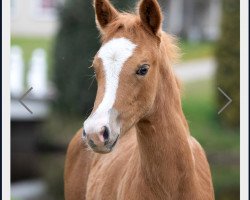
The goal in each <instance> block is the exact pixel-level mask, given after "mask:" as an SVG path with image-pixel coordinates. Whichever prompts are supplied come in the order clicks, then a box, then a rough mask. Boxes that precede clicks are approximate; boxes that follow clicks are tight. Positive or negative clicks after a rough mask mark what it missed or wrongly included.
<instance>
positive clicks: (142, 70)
mask: <svg viewBox="0 0 250 200" xmlns="http://www.w3.org/2000/svg"><path fill="white" fill-rule="evenodd" d="M148 69H149V65H148V64H143V65H141V66H140V67H139V69H138V70H137V71H136V74H137V75H140V76H145V75H146V74H147V72H148Z"/></svg>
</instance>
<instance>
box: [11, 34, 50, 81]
mask: <svg viewBox="0 0 250 200" xmlns="http://www.w3.org/2000/svg"><path fill="white" fill-rule="evenodd" d="M52 44H53V40H52V38H35V37H11V46H14V45H17V46H19V47H21V48H22V50H23V60H24V65H25V69H24V77H25V78H24V79H25V80H26V77H27V72H28V70H29V67H30V66H29V62H30V59H31V57H32V52H33V51H34V50H35V49H37V48H42V49H44V50H45V52H46V53H47V63H48V65H49V66H50V65H51V54H52ZM48 74H49V75H50V74H51V73H50V68H49V69H48ZM24 84H25V85H26V82H25V83H24Z"/></svg>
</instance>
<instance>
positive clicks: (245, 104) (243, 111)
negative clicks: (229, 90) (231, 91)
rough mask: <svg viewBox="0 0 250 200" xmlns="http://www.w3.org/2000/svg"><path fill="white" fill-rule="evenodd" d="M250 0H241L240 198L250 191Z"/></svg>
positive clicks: (246, 195) (246, 196)
mask: <svg viewBox="0 0 250 200" xmlns="http://www.w3.org/2000/svg"><path fill="white" fill-rule="evenodd" d="M248 6H249V2H248V0H243V1H240V199H248V198H249V191H248V189H249V188H248V184H249V179H248V177H249V171H248V170H249V160H248V159H249V135H248V134H249V124H248V120H249V113H248V112H249V85H248V84H249V82H248V81H249V57H248V55H249V54H248V53H249V46H248V44H249V38H248V34H249V33H248V31H249V10H248V8H249V7H248Z"/></svg>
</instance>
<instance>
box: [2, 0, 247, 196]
mask: <svg viewBox="0 0 250 200" xmlns="http://www.w3.org/2000/svg"><path fill="white" fill-rule="evenodd" d="M248 4H249V2H248V0H242V1H241V2H240V9H241V10H240V19H241V20H240V37H241V41H240V46H241V55H240V63H241V64H240V105H241V107H240V111H241V112H240V117H241V121H240V135H241V138H240V152H241V153H240V197H241V199H248V196H249V192H248V177H249V176H248V174H249V172H248V170H249V168H248V167H249V160H248V158H249V157H248V156H249V146H248V145H249V144H248V141H249V140H248V138H249V136H248V134H249V127H248V126H249V125H248V117H249V115H248V114H249V113H248V108H249V104H248V103H249V98H248V97H249V92H248V91H249V90H248V89H249V85H248V83H249V82H248V80H249V60H248V52H249V49H248V44H249V43H248V42H249V41H248V40H249V39H248V30H249V27H248V26H249V24H248V21H249V17H248V16H249V13H248V11H249V10H248V8H249V7H248V6H249V5H248ZM2 8H4V9H2V29H3V32H2V44H3V45H2V59H3V61H2V109H3V112H2V127H3V128H2V140H3V142H2V163H3V165H2V199H6V200H7V199H10V93H9V91H10V89H9V88H10V87H9V77H10V74H9V73H10V70H9V58H10V1H9V0H5V1H2Z"/></svg>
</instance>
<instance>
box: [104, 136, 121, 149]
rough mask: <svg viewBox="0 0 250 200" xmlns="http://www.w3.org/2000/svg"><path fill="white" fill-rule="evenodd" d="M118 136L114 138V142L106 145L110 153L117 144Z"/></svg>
mask: <svg viewBox="0 0 250 200" xmlns="http://www.w3.org/2000/svg"><path fill="white" fill-rule="evenodd" d="M119 136H120V135H118V136H117V137H116V139H115V141H114V142H113V143H112V144H107V145H106V147H107V148H109V149H110V151H112V150H113V148H114V146H115V145H116V143H117V140H118V138H119Z"/></svg>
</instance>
